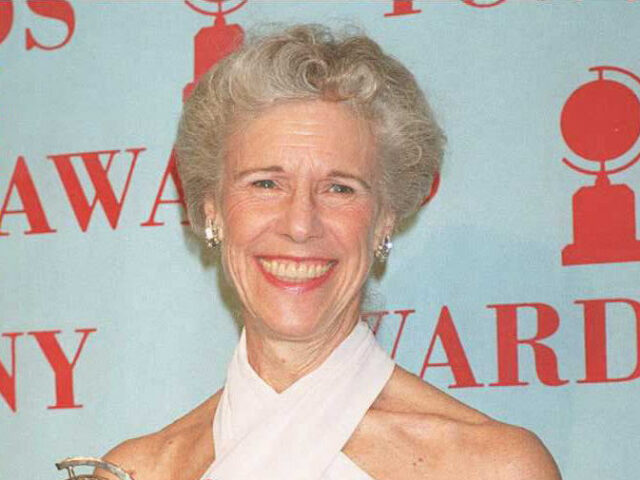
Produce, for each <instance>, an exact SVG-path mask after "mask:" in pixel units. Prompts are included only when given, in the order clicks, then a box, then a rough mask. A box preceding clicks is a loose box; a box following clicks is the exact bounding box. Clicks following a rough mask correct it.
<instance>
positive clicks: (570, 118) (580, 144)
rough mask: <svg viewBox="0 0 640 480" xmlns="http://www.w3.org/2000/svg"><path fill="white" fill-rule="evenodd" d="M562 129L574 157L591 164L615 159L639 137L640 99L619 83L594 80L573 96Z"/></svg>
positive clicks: (564, 115) (561, 125)
mask: <svg viewBox="0 0 640 480" xmlns="http://www.w3.org/2000/svg"><path fill="white" fill-rule="evenodd" d="M560 127H561V131H562V136H563V137H564V140H565V142H566V143H567V145H568V146H569V148H570V149H571V150H572V151H573V152H574V153H575V154H577V155H579V156H580V157H582V158H584V159H586V160H592V161H599V162H602V161H607V160H612V159H614V158H617V157H619V156H621V155H623V154H625V153H626V152H627V151H629V149H630V148H631V147H632V146H633V145H634V144H635V142H636V141H637V140H638V137H639V136H640V100H638V97H637V96H636V94H635V93H634V92H633V90H631V89H630V88H629V87H627V86H626V85H624V84H622V83H620V82H617V81H614V80H606V79H598V80H594V81H593V82H589V83H586V84H584V85H582V86H581V87H579V88H578V89H576V90H575V91H574V92H573V93H572V94H571V96H570V97H569V99H568V100H567V102H566V104H565V106H564V108H563V109H562V114H561V118H560Z"/></svg>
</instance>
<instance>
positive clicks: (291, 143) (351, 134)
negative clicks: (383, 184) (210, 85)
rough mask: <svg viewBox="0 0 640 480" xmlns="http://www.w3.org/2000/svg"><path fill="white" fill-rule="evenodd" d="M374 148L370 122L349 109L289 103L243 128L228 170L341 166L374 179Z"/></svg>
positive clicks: (231, 146)
mask: <svg viewBox="0 0 640 480" xmlns="http://www.w3.org/2000/svg"><path fill="white" fill-rule="evenodd" d="M374 143H375V142H374V137H373V135H372V133H371V131H370V128H369V125H368V123H367V122H366V121H365V120H363V119H361V118H359V117H358V116H356V115H355V114H354V113H353V111H352V110H351V108H349V107H348V106H346V105H343V104H340V103H336V102H325V101H321V100H316V101H304V102H288V103H282V104H279V105H276V106H273V107H271V108H269V109H267V110H266V111H264V112H262V113H260V114H259V115H258V116H257V117H255V118H253V119H251V120H248V121H245V122H244V123H242V122H241V123H240V125H239V128H238V129H237V130H236V132H235V133H234V134H233V135H232V136H231V138H230V141H229V154H228V157H227V161H226V165H225V166H226V167H227V168H228V169H229V170H230V171H231V172H237V171H238V170H243V169H246V168H260V167H262V166H265V167H266V166H272V165H279V166H281V167H283V168H285V169H286V170H296V169H298V168H304V167H313V168H314V169H319V170H322V169H324V168H326V169H328V170H331V169H335V168H337V167H340V168H343V169H344V168H348V169H349V170H354V171H356V172H358V173H360V174H370V175H373V173H374V166H375V162H374Z"/></svg>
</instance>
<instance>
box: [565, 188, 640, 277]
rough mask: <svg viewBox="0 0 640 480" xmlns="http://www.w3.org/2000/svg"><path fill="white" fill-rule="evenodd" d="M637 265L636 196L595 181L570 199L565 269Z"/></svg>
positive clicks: (639, 250) (639, 257) (639, 255)
mask: <svg viewBox="0 0 640 480" xmlns="http://www.w3.org/2000/svg"><path fill="white" fill-rule="evenodd" d="M636 261H640V241H639V240H637V239H636V215H635V195H634V193H633V190H631V189H630V188H629V187H628V186H627V185H624V184H622V185H610V184H608V182H606V180H605V181H602V180H601V179H598V181H597V182H596V184H595V185H593V186H589V187H582V188H580V189H579V190H578V191H577V192H576V193H575V194H574V195H573V243H572V244H570V245H567V246H566V247H565V248H564V249H563V250H562V263H563V264H564V265H579V264H588V263H609V262H636Z"/></svg>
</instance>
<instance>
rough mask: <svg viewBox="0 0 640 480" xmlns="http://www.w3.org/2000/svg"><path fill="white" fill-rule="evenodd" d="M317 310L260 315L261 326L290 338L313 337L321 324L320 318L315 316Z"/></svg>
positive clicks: (282, 336)
mask: <svg viewBox="0 0 640 480" xmlns="http://www.w3.org/2000/svg"><path fill="white" fill-rule="evenodd" d="M317 314H318V312H309V311H305V312H295V313H292V312H290V311H288V312H280V313H279V314H277V315H275V316H274V315H273V313H272V314H271V315H270V316H269V317H271V318H269V317H266V318H265V317H262V320H261V321H260V323H262V326H261V328H266V329H267V330H268V331H270V332H271V334H273V335H276V336H278V337H281V338H287V339H290V340H297V339H299V340H304V339H307V338H309V337H313V336H314V333H316V332H317V331H318V329H319V327H320V325H321V319H320V318H318V317H316V315H317Z"/></svg>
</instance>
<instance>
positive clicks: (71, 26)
mask: <svg viewBox="0 0 640 480" xmlns="http://www.w3.org/2000/svg"><path fill="white" fill-rule="evenodd" d="M27 5H28V6H29V8H30V9H31V11H32V12H33V13H35V14H36V15H40V16H42V17H47V18H53V19H56V20H60V21H61V22H64V24H65V25H66V26H67V36H66V37H65V38H64V40H63V41H62V42H60V43H58V44H56V45H43V44H41V43H39V42H38V41H37V40H36V39H35V37H34V36H33V34H32V33H31V30H30V29H28V28H27V30H26V47H27V50H31V49H32V48H33V47H38V48H40V49H42V50H56V49H58V48H62V47H64V46H65V45H66V44H67V43H69V40H71V37H72V36H73V31H74V30H75V27H76V20H75V14H74V13H73V7H71V4H70V3H69V2H67V0H44V1H42V0H41V1H36V0H27Z"/></svg>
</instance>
